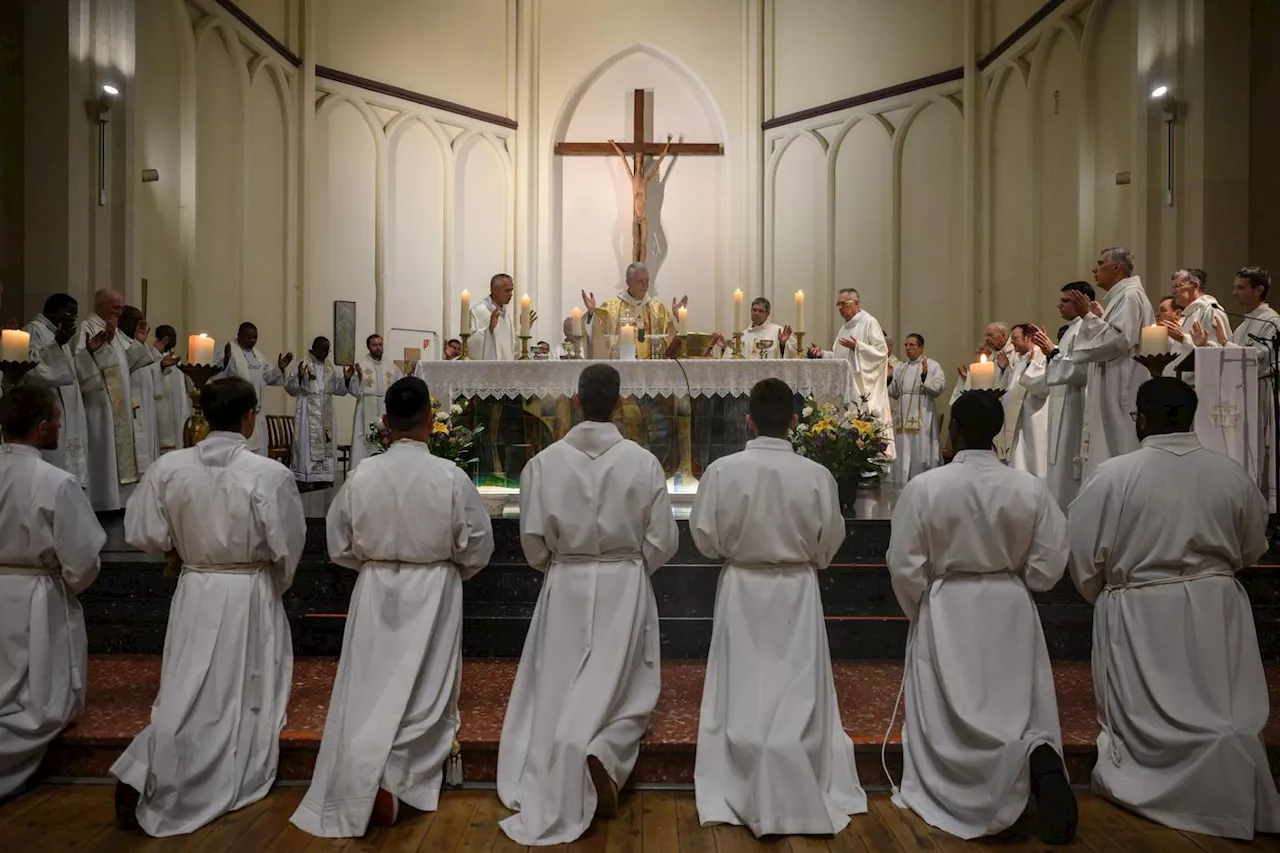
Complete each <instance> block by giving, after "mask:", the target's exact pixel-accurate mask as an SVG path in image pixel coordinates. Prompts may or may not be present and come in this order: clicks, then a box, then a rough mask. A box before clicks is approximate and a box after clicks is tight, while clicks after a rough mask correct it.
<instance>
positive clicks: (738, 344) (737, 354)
mask: <svg viewBox="0 0 1280 853" xmlns="http://www.w3.org/2000/svg"><path fill="white" fill-rule="evenodd" d="M733 357H734V358H742V332H734V333H733Z"/></svg>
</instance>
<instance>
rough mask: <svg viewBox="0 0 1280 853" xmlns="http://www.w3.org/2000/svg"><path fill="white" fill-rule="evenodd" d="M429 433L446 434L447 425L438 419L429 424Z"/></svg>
mask: <svg viewBox="0 0 1280 853" xmlns="http://www.w3.org/2000/svg"><path fill="white" fill-rule="evenodd" d="M431 433H432V434H433V435H448V434H449V425H448V424H442V423H440V422H439V421H436V422H435V423H434V424H432V425H431Z"/></svg>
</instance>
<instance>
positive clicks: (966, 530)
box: [888, 391, 1076, 844]
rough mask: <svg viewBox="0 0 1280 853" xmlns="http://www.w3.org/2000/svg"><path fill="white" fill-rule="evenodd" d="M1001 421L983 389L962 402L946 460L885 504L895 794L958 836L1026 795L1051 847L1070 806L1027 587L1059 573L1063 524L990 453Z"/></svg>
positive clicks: (1004, 813)
mask: <svg viewBox="0 0 1280 853" xmlns="http://www.w3.org/2000/svg"><path fill="white" fill-rule="evenodd" d="M1003 423H1004V411H1003V408H1002V406H1001V403H1000V399H999V398H998V397H997V396H996V394H994V393H992V392H989V391H969V392H967V393H965V394H962V395H961V396H960V397H959V399H957V400H956V402H955V405H953V406H952V407H951V424H950V427H949V429H950V431H951V446H952V447H954V448H956V451H957V452H956V456H955V459H954V460H953V461H952V462H951V464H949V465H943V466H942V467H941V468H935V469H933V470H932V471H926V472H925V473H924V474H921V475H920V476H919V477H916V478H915V479H914V480H912V481H911V482H910V483H908V484H907V486H906V488H905V489H903V490H902V494H901V496H900V497H899V498H898V503H897V505H896V506H895V507H894V510H893V529H892V531H891V534H890V538H889V554H888V564H889V574H890V577H891V578H892V580H893V591H894V594H895V595H896V596H897V599H898V603H899V604H900V605H901V606H902V610H903V612H904V613H906V615H907V618H909V619H910V620H911V623H912V625H911V633H910V639H909V640H908V644H907V663H906V672H905V674H904V676H903V678H904V690H905V693H904V699H905V703H906V709H907V718H906V727H905V729H904V731H903V736H902V743H903V749H902V761H903V771H902V791H901V796H902V799H903V801H905V803H906V805H907V806H908V807H910V808H911V810H912V811H914V812H915V813H916V814H918V815H919V816H920V817H921V818H923V819H924V820H925V821H926V822H927V823H929V824H931V825H933V826H936V827H938V828H939V829H943V830H945V831H947V832H950V833H952V834H954V835H958V836H960V837H961V838H977V837H979V836H982V835H990V834H993V833H999V832H1002V831H1004V830H1006V829H1008V828H1009V827H1011V826H1013V824H1014V823H1015V822H1016V821H1017V820H1018V818H1019V817H1020V816H1021V815H1022V813H1023V810H1024V809H1025V807H1026V805H1027V802H1028V799H1029V797H1035V799H1036V804H1037V812H1038V816H1039V826H1038V827H1037V830H1036V831H1037V833H1038V834H1039V836H1040V838H1041V840H1042V841H1045V842H1047V843H1050V844H1063V843H1066V842H1067V841H1069V840H1070V839H1071V837H1072V835H1073V834H1074V833H1075V826H1076V803H1075V797H1074V796H1073V795H1072V793H1071V786H1070V785H1069V784H1068V782H1067V778H1066V772H1065V770H1064V768H1063V765H1062V758H1061V756H1062V735H1061V732H1060V729H1059V725H1058V701H1057V696H1056V695H1055V693H1054V685H1053V671H1052V669H1051V668H1050V665H1049V650H1048V647H1047V646H1046V645H1045V639H1044V630H1043V628H1042V627H1041V625H1040V615H1039V612H1038V611H1037V609H1036V604H1035V601H1034V600H1033V599H1032V597H1031V595H1030V592H1033V591H1044V590H1048V589H1052V588H1053V586H1054V585H1055V584H1056V583H1057V582H1058V580H1059V579H1060V578H1061V577H1062V573H1063V571H1064V570H1065V568H1066V559H1067V526H1066V519H1065V518H1063V515H1062V510H1060V509H1058V505H1057V503H1055V502H1054V499H1053V495H1051V494H1050V493H1049V490H1048V488H1047V487H1046V486H1045V484H1044V483H1043V482H1042V481H1041V480H1040V479H1038V478H1036V477H1034V476H1032V475H1031V474H1028V473H1027V472H1025V471H1017V470H1014V469H1012V468H1009V467H1006V466H1004V465H1001V464H1000V460H999V459H998V458H997V457H996V454H995V453H994V452H992V442H993V441H994V440H995V438H996V435H997V434H999V432H1000V430H1001V427H1002V425H1003Z"/></svg>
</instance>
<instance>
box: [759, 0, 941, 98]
mask: <svg viewBox="0 0 1280 853" xmlns="http://www.w3.org/2000/svg"><path fill="white" fill-rule="evenodd" d="M964 5H965V4H964V0H893V2H886V1H885V0H787V1H786V2H776V3H775V4H774V24H773V25H774V87H775V88H774V92H775V106H774V115H784V114H786V113H791V112H795V111H797V110H803V109H805V108H807V107H813V106H817V105H818V104H824V103H829V102H831V101H838V100H840V99H841V98H847V97H850V96H851V95H857V94H860V93H862V92H868V91H871V90H873V89H881V88H884V87H886V86H892V85H894V84H896V83H901V82H903V81H905V80H912V79H915V78H917V77H924V76H926V75H929V74H935V73H937V72H939V71H946V70H947V69H950V68H956V67H958V66H959V65H961V64H963V61H964V57H963V49H964Z"/></svg>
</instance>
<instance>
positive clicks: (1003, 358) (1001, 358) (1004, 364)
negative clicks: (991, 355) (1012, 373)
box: [996, 350, 1009, 370]
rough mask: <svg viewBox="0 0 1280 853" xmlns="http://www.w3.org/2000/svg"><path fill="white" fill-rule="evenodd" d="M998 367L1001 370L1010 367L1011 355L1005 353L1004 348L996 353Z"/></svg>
mask: <svg viewBox="0 0 1280 853" xmlns="http://www.w3.org/2000/svg"><path fill="white" fill-rule="evenodd" d="M996 367H998V368H1000V369H1001V370H1007V369H1008V367H1009V356H1007V355H1005V354H1004V350H1000V351H999V352H997V353H996Z"/></svg>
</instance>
